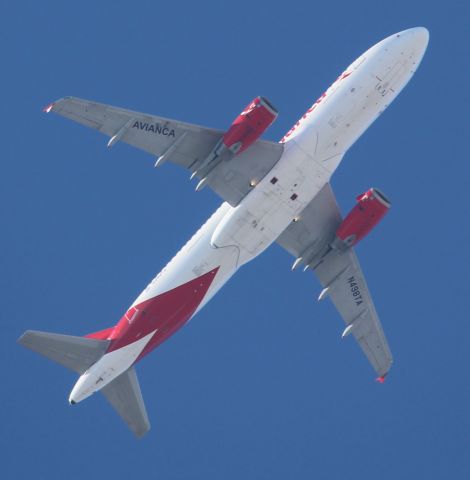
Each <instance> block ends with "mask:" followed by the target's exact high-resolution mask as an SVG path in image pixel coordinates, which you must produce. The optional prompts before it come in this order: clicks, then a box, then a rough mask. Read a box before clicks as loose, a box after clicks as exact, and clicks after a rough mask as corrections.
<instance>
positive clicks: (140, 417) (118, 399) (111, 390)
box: [100, 367, 150, 437]
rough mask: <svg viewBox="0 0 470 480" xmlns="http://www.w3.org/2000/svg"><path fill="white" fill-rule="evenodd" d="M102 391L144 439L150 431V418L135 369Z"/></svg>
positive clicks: (121, 415) (129, 425)
mask: <svg viewBox="0 0 470 480" xmlns="http://www.w3.org/2000/svg"><path fill="white" fill-rule="evenodd" d="M100 391H101V392H102V393H103V395H104V396H105V397H106V399H107V400H108V402H109V403H110V404H111V405H112V407H113V408H114V409H115V410H116V412H117V413H118V414H119V416H120V417H121V418H122V419H123V420H124V421H125V422H126V423H127V425H128V427H129V428H130V429H131V430H132V431H133V432H134V433H135V434H136V435H137V436H138V437H143V436H144V435H145V434H146V433H147V432H148V431H149V430H150V422H149V418H148V416H147V411H146V409H145V404H144V399H143V398H142V393H141V391H140V386H139V381H138V380H137V374H136V373H135V369H134V367H131V368H129V370H126V371H125V372H124V373H123V374H121V375H119V377H117V378H116V379H115V380H113V381H112V382H111V383H109V384H108V385H106V386H105V387H103V388H102V389H101V390H100Z"/></svg>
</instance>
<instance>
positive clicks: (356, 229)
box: [333, 188, 391, 250]
mask: <svg viewBox="0 0 470 480" xmlns="http://www.w3.org/2000/svg"><path fill="white" fill-rule="evenodd" d="M390 205H391V204H390V202H389V200H388V199H387V197H385V195H384V194H383V193H382V192H381V191H380V190H378V189H377V188H371V189H369V190H367V192H365V193H363V194H362V195H359V196H358V197H357V204H356V205H355V207H354V208H353V209H352V210H351V211H350V212H349V214H348V215H347V216H346V218H345V219H344V220H343V222H342V223H341V225H340V226H339V228H338V230H337V231H336V239H335V240H334V242H333V247H335V248H338V249H340V250H346V249H347V248H349V247H352V246H353V245H355V244H356V243H357V242H359V240H362V239H363V238H364V237H365V236H366V235H367V234H368V233H369V232H370V231H371V230H372V229H373V228H374V227H375V226H376V225H377V224H378V223H379V222H380V220H382V218H383V216H384V215H385V214H386V213H387V212H388V209H389V208H390Z"/></svg>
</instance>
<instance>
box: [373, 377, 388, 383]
mask: <svg viewBox="0 0 470 480" xmlns="http://www.w3.org/2000/svg"><path fill="white" fill-rule="evenodd" d="M385 376H386V375H381V376H380V377H377V378H376V379H375V381H376V382H379V383H384V382H385Z"/></svg>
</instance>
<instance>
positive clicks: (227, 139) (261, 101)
mask: <svg viewBox="0 0 470 480" xmlns="http://www.w3.org/2000/svg"><path fill="white" fill-rule="evenodd" d="M277 115H278V111H277V110H276V109H275V108H274V107H273V106H272V105H271V103H270V102H269V101H268V100H267V99H266V98H264V97H256V98H255V99H254V100H253V101H252V102H251V103H250V104H249V105H248V106H247V107H246V108H245V110H243V112H242V113H240V115H239V116H238V117H237V118H236V119H235V121H234V122H233V123H232V125H231V126H230V128H229V129H228V130H227V132H226V133H225V135H224V136H223V139H222V141H223V143H224V145H225V146H226V147H227V148H228V149H229V150H230V151H231V152H232V153H234V154H237V153H241V152H243V151H244V150H246V149H247V148H248V147H249V146H250V145H251V144H252V143H253V142H254V141H255V140H257V139H258V138H259V137H260V136H261V135H262V134H263V132H264V131H265V130H266V129H267V128H268V127H269V126H270V125H271V124H272V123H273V122H274V120H276V118H277Z"/></svg>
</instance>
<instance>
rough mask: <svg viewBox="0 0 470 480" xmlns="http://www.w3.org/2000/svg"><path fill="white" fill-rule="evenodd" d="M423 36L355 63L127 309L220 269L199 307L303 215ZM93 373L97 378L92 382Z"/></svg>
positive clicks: (402, 81) (91, 387)
mask: <svg viewBox="0 0 470 480" xmlns="http://www.w3.org/2000/svg"><path fill="white" fill-rule="evenodd" d="M427 41H428V33H427V31H426V30H425V29H424V28H414V29H410V30H405V31H404V32H400V33H398V34H395V35H392V36H390V37H388V38H386V39H384V40H382V41H381V42H379V43H378V44H376V45H374V46H373V47H372V48H370V49H369V50H367V52H365V53H364V54H363V55H361V56H360V57H359V58H358V59H357V60H356V61H354V62H353V63H352V64H351V65H350V66H349V67H348V68H347V69H346V71H345V72H344V73H343V74H342V75H341V76H340V77H338V79H337V80H336V81H335V82H334V83H333V84H332V85H331V87H329V88H328V90H327V91H326V92H325V93H324V94H323V95H322V96H321V97H320V98H319V99H318V100H317V101H316V102H315V103H314V105H313V106H312V107H311V108H310V109H309V110H308V111H307V112H306V113H305V114H304V115H303V116H302V118H301V119H300V120H299V121H298V122H297V123H296V125H295V126H294V127H293V128H292V129H291V131H289V132H288V133H287V134H286V136H285V137H284V138H283V139H282V140H281V142H282V143H283V144H284V152H283V154H282V157H281V158H280V160H279V161H278V163H277V164H276V165H275V166H274V167H273V169H272V170H271V171H270V172H269V173H268V174H267V175H266V176H265V177H264V178H263V179H262V180H261V181H260V182H259V183H258V184H257V185H256V187H255V188H254V189H253V190H252V191H251V192H250V193H249V194H248V195H247V196H246V197H245V198H244V199H243V200H242V201H241V202H240V204H239V205H237V206H236V207H231V206H230V205H228V204H227V203H223V204H222V205H221V207H220V208H219V209H218V210H217V211H216V212H215V213H214V214H213V215H212V216H211V217H210V218H209V220H208V221H207V222H206V223H205V224H204V225H203V226H202V227H201V229H200V230H199V231H198V232H197V233H196V234H195V235H194V236H193V237H192V238H191V239H190V240H189V242H188V243H187V244H186V245H185V246H184V247H183V248H182V249H181V250H180V251H179V252H178V253H177V255H176V256H175V257H174V258H173V259H172V260H171V261H170V262H169V263H168V264H167V265H166V267H165V268H164V269H163V270H162V271H161V272H160V273H159V274H158V275H157V276H156V277H155V279H154V280H153V281H152V282H151V283H150V284H149V285H148V286H147V287H146V288H145V290H144V291H143V292H142V293H141V294H140V295H139V297H138V298H137V299H136V300H135V302H134V303H133V305H132V307H138V306H139V305H141V304H143V303H144V302H147V301H149V299H152V298H154V297H158V296H160V295H162V294H164V293H165V292H168V291H170V290H173V289H175V288H177V287H179V286H181V285H183V284H186V283H187V282H190V281H192V280H194V279H196V278H199V277H201V276H202V275H204V274H206V273H207V272H211V271H212V270H214V269H218V270H217V275H216V276H215V278H214V281H213V282H212V283H211V284H210V287H209V288H208V290H207V292H206V293H205V296H204V298H203V299H202V300H201V302H200V303H199V305H198V307H197V308H196V310H195V311H194V314H195V313H197V312H198V311H199V310H200V309H201V308H202V307H203V306H204V305H205V304H206V303H207V302H208V301H209V300H210V299H211V298H212V296H213V295H214V294H215V293H216V292H217V291H218V290H219V289H220V288H221V287H222V286H223V285H224V284H225V283H226V282H227V280H228V279H229V278H230V277H231V276H232V275H233V274H234V273H235V272H236V271H237V269H238V268H239V267H240V266H241V265H243V264H245V263H247V262H249V261H250V260H252V259H253V258H255V257H256V256H257V255H259V254H260V253H262V252H263V251H264V250H265V249H266V248H268V247H269V245H271V244H272V243H273V242H274V241H275V240H276V239H277V238H278V237H279V235H280V234H281V233H282V232H283V231H284V230H285V229H286V228H287V227H288V226H289V224H290V223H291V222H292V221H293V220H294V219H296V218H297V217H300V216H301V214H302V210H303V209H304V208H305V207H306V206H307V205H308V204H309V203H310V202H311V201H312V199H313V198H314V197H315V196H316V195H317V193H318V192H319V191H320V190H321V188H322V187H323V186H324V185H325V183H327V182H329V180H330V177H331V175H332V174H333V173H334V171H335V170H336V168H337V167H338V165H339V163H340V162H341V159H342V158H343V156H344V154H345V152H346V151H347V150H348V149H349V148H350V147H351V146H352V145H353V143H354V142H355V141H356V140H357V139H358V138H359V136H360V135H362V133H363V132H364V131H365V130H366V129H367V128H368V127H369V125H370V124H371V123H372V122H373V121H374V120H375V119H376V118H377V117H378V116H379V115H380V114H381V113H382V112H383V111H384V110H385V108H387V106H388V105H389V104H390V103H391V102H392V100H393V99H394V98H395V97H396V96H397V95H398V93H399V92H400V91H401V90H402V88H403V87H404V86H405V85H406V84H407V83H408V81H409V80H410V78H411V77H412V75H413V73H414V72H415V70H416V68H417V67H418V65H419V63H420V61H421V58H422V56H423V54H424V50H425V48H426V45H427ZM232 161H234V162H236V161H237V159H236V157H235V158H234V159H233V160H232ZM194 314H193V315H194ZM142 340H143V339H141V340H140V341H139V345H134V346H135V347H136V348H131V349H130V350H129V351H130V354H129V355H120V356H119V362H117V364H114V363H113V362H112V361H110V360H111V359H110V358H109V356H110V355H113V354H114V356H116V357H117V352H111V353H109V354H106V355H104V357H103V358H102V359H101V360H100V361H98V362H97V363H96V364H95V365H93V366H92V367H91V368H90V369H89V371H88V372H86V373H85V374H84V375H83V376H82V377H81V379H80V380H79V381H78V382H77V385H76V387H75V388H74V390H73V391H72V394H71V396H70V398H71V399H73V400H74V401H80V400H82V399H83V398H86V397H87V396H88V395H90V394H91V393H93V391H96V390H99V389H100V388H102V387H103V386H104V385H106V384H107V383H109V381H111V380H112V379H113V378H115V377H117V376H118V375H119V374H120V373H122V372H123V371H125V370H126V369H127V368H129V367H130V366H131V365H132V364H133V362H134V361H135V359H136V358H137V356H138V353H139V352H140V351H141V350H143V348H144V347H145V343H146V342H143V341H142ZM136 343H137V342H136ZM132 345H133V344H132ZM123 353H124V352H123ZM85 376H87V377H86V378H85ZM97 378H98V379H100V378H102V379H103V380H100V381H99V383H96V379H97ZM87 379H89V380H87Z"/></svg>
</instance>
